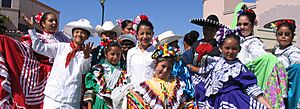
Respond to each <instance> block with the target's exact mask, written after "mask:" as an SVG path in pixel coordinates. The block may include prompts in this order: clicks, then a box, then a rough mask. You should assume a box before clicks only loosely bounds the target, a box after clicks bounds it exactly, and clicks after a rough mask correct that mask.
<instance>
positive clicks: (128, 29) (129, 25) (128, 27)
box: [122, 23, 133, 34]
mask: <svg viewBox="0 0 300 109" xmlns="http://www.w3.org/2000/svg"><path fill="white" fill-rule="evenodd" d="M132 26H133V23H128V24H127V26H126V27H125V28H124V29H123V30H122V34H130V33H131V32H132V31H133V27H132Z"/></svg>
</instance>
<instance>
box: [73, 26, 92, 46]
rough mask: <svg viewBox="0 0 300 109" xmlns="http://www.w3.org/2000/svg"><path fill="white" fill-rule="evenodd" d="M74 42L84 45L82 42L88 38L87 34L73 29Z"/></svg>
mask: <svg viewBox="0 0 300 109" xmlns="http://www.w3.org/2000/svg"><path fill="white" fill-rule="evenodd" d="M72 34H73V37H74V42H75V43H77V44H84V41H85V40H87V39H88V38H89V36H88V32H87V31H86V30H83V29H75V30H74V31H73V33H72Z"/></svg>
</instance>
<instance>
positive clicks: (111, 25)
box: [96, 21, 122, 36]
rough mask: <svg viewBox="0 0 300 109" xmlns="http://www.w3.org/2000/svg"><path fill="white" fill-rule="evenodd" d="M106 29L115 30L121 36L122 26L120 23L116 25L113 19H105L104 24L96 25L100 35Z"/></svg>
mask: <svg viewBox="0 0 300 109" xmlns="http://www.w3.org/2000/svg"><path fill="white" fill-rule="evenodd" d="M105 31H114V32H116V33H117V36H120V34H121V31H122V28H121V26H120V25H118V24H116V25H115V24H114V23H113V22H112V21H105V22H104V23H103V25H102V26H101V25H97V26H96V32H97V34H98V35H99V36H101V33H102V32H105Z"/></svg>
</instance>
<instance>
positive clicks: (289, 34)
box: [276, 32, 292, 36]
mask: <svg viewBox="0 0 300 109" xmlns="http://www.w3.org/2000/svg"><path fill="white" fill-rule="evenodd" d="M276 35H277V36H283V35H284V36H291V35H292V34H291V33H289V32H278V33H277V34H276Z"/></svg>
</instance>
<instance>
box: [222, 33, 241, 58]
mask: <svg viewBox="0 0 300 109" xmlns="http://www.w3.org/2000/svg"><path fill="white" fill-rule="evenodd" d="M220 48H221V51H222V53H223V55H224V58H225V59H227V60H229V61H231V60H234V59H235V58H236V56H237V54H238V53H239V52H240V45H239V43H238V41H237V40H236V39H234V38H227V39H225V41H224V43H223V45H222V46H220Z"/></svg>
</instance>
